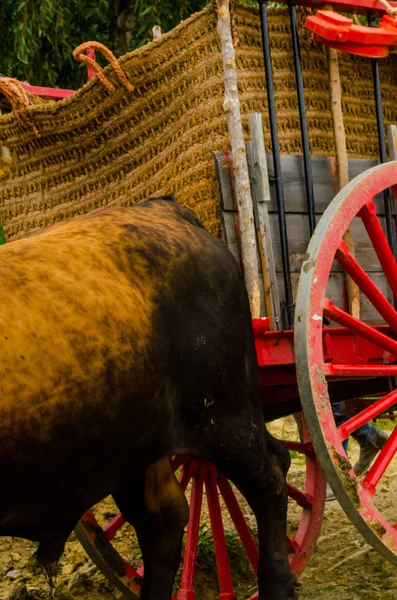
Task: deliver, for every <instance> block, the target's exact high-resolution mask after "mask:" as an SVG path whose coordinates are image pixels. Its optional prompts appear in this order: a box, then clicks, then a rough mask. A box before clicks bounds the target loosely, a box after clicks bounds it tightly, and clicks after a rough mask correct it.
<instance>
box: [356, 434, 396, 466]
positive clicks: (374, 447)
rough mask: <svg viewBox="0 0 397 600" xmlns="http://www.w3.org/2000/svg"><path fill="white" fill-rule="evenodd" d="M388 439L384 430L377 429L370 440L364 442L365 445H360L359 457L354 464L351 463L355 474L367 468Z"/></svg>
mask: <svg viewBox="0 0 397 600" xmlns="http://www.w3.org/2000/svg"><path fill="white" fill-rule="evenodd" d="M388 439H389V436H388V434H387V433H386V431H382V430H381V429H378V431H377V432H376V436H375V438H374V439H373V440H372V442H370V443H369V444H365V446H360V456H359V459H358V461H357V462H356V464H355V465H353V471H355V473H356V475H361V474H362V473H364V471H366V470H367V469H368V468H369V466H370V464H371V463H372V461H373V460H374V458H375V456H376V455H377V454H378V452H379V451H380V450H381V449H382V448H383V446H384V445H385V444H386V442H387V440H388Z"/></svg>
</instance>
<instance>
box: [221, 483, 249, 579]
mask: <svg viewBox="0 0 397 600" xmlns="http://www.w3.org/2000/svg"><path fill="white" fill-rule="evenodd" d="M218 487H219V490H220V492H221V494H222V497H223V499H224V501H225V504H226V507H227V509H228V511H229V514H230V516H231V517H232V520H233V523H234V526H235V528H236V531H237V533H238V534H239V536H240V539H241V543H242V544H243V546H244V549H245V551H246V553H247V556H248V560H249V561H250V563H251V566H252V568H253V570H254V572H255V573H256V572H257V570H258V560H259V552H258V548H257V546H256V543H255V540H254V538H253V536H252V533H251V532H250V530H249V527H248V525H247V522H246V520H245V518H244V515H243V513H242V510H241V508H240V505H239V503H238V500H237V498H236V496H235V494H234V492H233V489H232V486H231V485H230V483H229V482H228V480H227V479H226V477H225V476H224V475H222V474H221V473H218Z"/></svg>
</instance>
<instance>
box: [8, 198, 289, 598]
mask: <svg viewBox="0 0 397 600" xmlns="http://www.w3.org/2000/svg"><path fill="white" fill-rule="evenodd" d="M0 278H1V282H2V285H1V287H0V340H1V345H0V379H1V395H0V480H1V494H0V535H12V536H20V537H25V538H29V539H31V540H35V541H37V542H39V543H40V546H39V551H38V556H39V558H40V559H41V560H42V561H43V562H51V561H53V560H57V559H58V558H59V556H60V554H61V552H62V550H63V547H64V543H65V541H66V539H67V537H68V536H69V535H70V533H71V531H72V530H73V527H74V526H75V525H76V523H77V521H78V520H79V518H80V517H81V516H82V514H83V513H84V512H85V511H86V510H87V509H88V508H90V507H91V506H92V505H94V504H95V503H96V502H98V501H100V500H101V499H103V498H104V497H106V496H107V495H109V494H113V496H114V498H115V500H116V502H117V503H118V505H119V507H120V508H121V509H122V511H123V514H124V516H126V517H127V518H128V520H129V521H130V522H131V523H132V524H133V525H134V526H135V527H136V529H137V533H138V539H139V541H140V544H141V548H142V550H143V554H144V560H145V582H144V586H143V591H142V597H143V598H153V599H154V598H156V600H161V599H163V598H164V599H167V598H169V597H170V594H171V588H172V581H173V577H174V575H175V570H176V568H177V566H178V563H179V560H180V547H181V539H182V533H183V528H184V526H185V524H186V520H187V511H186V501H185V499H184V496H183V493H182V492H181V491H180V488H179V485H178V483H177V482H176V480H175V478H174V477H173V475H172V473H171V474H170V473H169V469H170V467H167V465H169V462H167V461H168V459H167V457H169V456H171V455H173V454H185V455H192V456H196V457H198V458H202V459H207V460H210V461H212V462H214V463H215V464H217V465H218V467H219V468H220V469H222V470H223V471H224V472H225V474H226V475H227V476H229V477H230V478H231V479H232V480H234V481H235V482H236V483H238V484H239V485H241V486H242V488H243V490H244V492H245V493H246V495H247V498H248V501H249V502H250V504H251V506H252V508H253V510H254V512H255V515H256V517H257V520H258V527H259V537H260V540H261V546H260V564H259V584H260V593H261V597H262V598H265V597H266V598H268V599H270V600H286V599H292V598H294V597H295V595H294V594H295V592H294V585H293V581H292V578H291V576H290V572H289V566H288V559H287V552H286V547H285V546H286V545H285V541H284V536H285V512H286V488H285V473H286V470H287V468H288V456H287V455H286V454H285V452H284V451H283V449H282V447H281V445H279V444H278V443H277V442H276V441H275V440H274V439H273V438H271V436H270V435H269V434H267V433H266V431H265V429H264V426H263V419H262V415H261V407H260V400H259V382H258V373H257V366H256V355H255V349H254V343H253V335H252V328H251V318H250V310H249V304H248V299H247V294H246V290H245V286H244V281H243V278H242V276H241V273H240V271H239V268H238V266H237V264H236V262H235V260H234V258H233V257H232V255H231V254H230V253H229V251H228V250H227V249H226V247H225V246H224V245H223V244H222V243H220V242H219V241H218V240H216V239H215V238H214V237H213V236H211V235H210V234H209V233H208V232H207V231H206V230H205V229H204V228H203V227H202V225H201V223H200V222H199V221H198V220H197V219H196V217H195V216H194V215H193V214H192V213H191V212H190V211H188V210H186V209H183V208H181V207H180V206H178V204H177V203H176V202H175V201H173V200H171V199H159V200H149V201H144V202H141V203H139V204H138V205H137V206H136V207H134V208H109V209H105V210H101V211H98V212H96V213H94V214H92V215H89V216H83V217H78V218H75V219H72V220H70V221H66V222H63V223H61V224H59V225H56V226H55V227H52V228H50V229H48V230H45V231H43V232H42V233H40V234H38V235H36V236H33V237H30V238H28V239H25V240H20V241H16V242H13V243H10V244H7V245H5V246H3V247H2V248H1V250H0ZM164 461H166V462H164ZM162 485H163V488H164V490H165V491H164V492H161V486H162ZM164 486H165V487H164ZM132 508H134V510H132ZM138 509H139V510H138ZM136 510H138V513H137V512H136ZM159 514H162V515H163V516H164V515H166V518H162V519H160V520H159V519H158V515H159ZM153 515H157V516H156V519H154V516H153ZM174 517H175V518H174ZM153 519H154V520H153ZM154 523H156V526H155V525H154ZM149 529H150V534H148V531H149ZM160 554H161V555H162V556H160ZM160 563H161V565H160V566H159V564H160ZM165 564H166V568H165V567H164V565H165Z"/></svg>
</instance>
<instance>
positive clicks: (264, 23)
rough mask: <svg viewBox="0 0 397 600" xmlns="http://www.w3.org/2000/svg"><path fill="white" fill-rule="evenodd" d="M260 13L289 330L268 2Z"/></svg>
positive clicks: (289, 304)
mask: <svg viewBox="0 0 397 600" xmlns="http://www.w3.org/2000/svg"><path fill="white" fill-rule="evenodd" d="M259 12H260V18H261V30H262V46H263V58H264V63H265V78H266V90H267V102H268V107H269V119H270V134H271V139H272V151H273V165H274V175H275V181H274V184H275V188H276V199H277V209H278V223H279V230H280V245H281V259H282V264H283V277H284V290H285V307H286V312H287V324H288V328H289V329H292V328H293V325H294V311H293V296H292V285H291V269H290V264H289V251H288V239H287V224H286V220H285V204H284V192H283V186H282V173H281V161H280V149H279V144H278V131H277V121H276V104H275V100H274V86H273V71H272V61H271V53H270V40H269V27H268V18H267V6H266V0H259Z"/></svg>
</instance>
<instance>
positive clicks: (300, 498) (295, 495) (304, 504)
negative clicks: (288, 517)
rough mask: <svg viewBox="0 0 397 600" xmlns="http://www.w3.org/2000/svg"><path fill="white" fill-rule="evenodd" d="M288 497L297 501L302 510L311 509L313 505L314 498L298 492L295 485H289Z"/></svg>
mask: <svg viewBox="0 0 397 600" xmlns="http://www.w3.org/2000/svg"><path fill="white" fill-rule="evenodd" d="M287 489H288V496H289V497H290V498H292V500H295V502H296V503H297V504H298V506H300V507H301V508H309V507H310V506H312V504H313V498H312V497H311V496H310V495H309V494H305V493H304V492H301V491H300V490H298V488H296V487H294V486H293V485H291V484H289V483H287Z"/></svg>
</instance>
